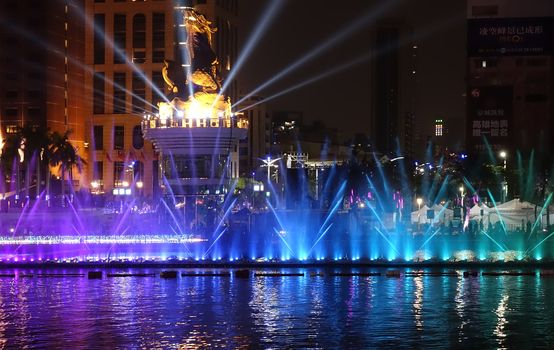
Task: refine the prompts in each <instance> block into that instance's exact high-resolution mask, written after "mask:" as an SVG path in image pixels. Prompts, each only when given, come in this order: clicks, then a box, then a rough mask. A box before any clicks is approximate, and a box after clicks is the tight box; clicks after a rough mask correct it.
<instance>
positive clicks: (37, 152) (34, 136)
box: [21, 125, 50, 197]
mask: <svg viewBox="0 0 554 350" xmlns="http://www.w3.org/2000/svg"><path fill="white" fill-rule="evenodd" d="M21 134H22V137H23V139H24V146H25V147H24V159H25V163H26V167H25V169H26V170H25V178H26V184H27V189H26V195H27V196H28V195H29V187H30V183H31V170H32V169H31V163H32V161H33V159H34V160H35V170H36V181H37V183H36V195H37V197H38V196H39V195H40V183H41V169H42V168H46V169H47V170H48V168H47V167H41V165H46V164H48V159H47V156H48V152H47V150H48V146H49V144H50V138H49V135H48V129H47V128H46V127H44V126H41V125H27V126H25V127H23V128H22V129H21Z"/></svg>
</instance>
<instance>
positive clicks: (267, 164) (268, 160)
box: [260, 156, 281, 184]
mask: <svg viewBox="0 0 554 350" xmlns="http://www.w3.org/2000/svg"><path fill="white" fill-rule="evenodd" d="M260 160H261V161H262V162H263V163H264V164H262V167H267V183H268V184H269V183H270V182H271V168H272V167H275V168H278V167H279V165H278V164H275V163H276V162H277V161H279V160H281V158H275V159H271V156H268V157H267V158H266V159H261V158H260Z"/></svg>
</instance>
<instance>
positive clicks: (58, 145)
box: [48, 130, 85, 204]
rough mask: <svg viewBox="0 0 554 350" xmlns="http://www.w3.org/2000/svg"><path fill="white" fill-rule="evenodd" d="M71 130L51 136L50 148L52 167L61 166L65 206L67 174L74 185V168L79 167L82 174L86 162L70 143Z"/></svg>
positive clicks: (63, 202) (54, 133)
mask: <svg viewBox="0 0 554 350" xmlns="http://www.w3.org/2000/svg"><path fill="white" fill-rule="evenodd" d="M70 134H71V130H67V131H66V132H65V133H63V134H60V133H59V132H57V131H55V132H53V133H52V134H50V146H49V148H48V153H49V159H50V165H52V166H60V169H61V179H62V204H65V172H66V171H67V172H68V173H69V181H70V183H73V168H74V167H77V170H78V171H79V172H80V171H81V169H82V165H83V164H84V163H85V162H84V160H82V159H81V157H79V155H78V154H77V152H76V150H75V147H73V145H72V144H71V142H69V135H70Z"/></svg>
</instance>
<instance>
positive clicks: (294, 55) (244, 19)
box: [240, 0, 466, 143]
mask: <svg viewBox="0 0 554 350" xmlns="http://www.w3.org/2000/svg"><path fill="white" fill-rule="evenodd" d="M276 1H281V2H282V6H281V9H280V11H279V12H278V13H276V15H275V17H274V19H273V21H272V23H271V24H270V26H269V28H268V29H267V31H266V32H265V34H264V36H263V37H262V38H261V40H260V41H259V42H258V44H257V45H256V47H255V49H254V50H253V52H252V53H251V55H250V56H249V57H250V58H249V60H248V61H247V62H246V64H245V65H244V66H243V67H242V70H241V72H240V85H241V86H242V87H243V89H244V91H242V93H243V94H244V93H247V92H249V91H251V90H252V89H254V88H256V87H257V86H259V85H260V84H261V83H263V82H264V81H266V80H267V79H270V78H271V77H273V76H274V75H275V74H277V73H278V72H280V71H281V70H283V69H284V68H286V67H287V66H289V65H290V64H292V63H293V62H295V61H297V60H298V59H300V58H301V57H303V56H304V55H306V54H307V53H308V52H310V51H311V50H313V49H314V48H317V47H318V46H320V45H322V44H323V43H325V42H326V41H328V40H329V38H330V37H332V36H333V35H337V34H338V33H340V32H341V31H342V30H344V29H345V28H348V26H349V25H351V24H352V23H353V22H355V21H356V20H358V19H359V18H360V17H363V16H368V15H369V16H371V14H372V13H376V12H377V11H382V12H380V14H379V15H377V16H375V19H373V20H368V21H367V23H366V24H365V25H363V26H360V27H359V28H358V29H357V30H355V31H354V32H353V33H351V34H350V35H348V36H346V37H344V38H343V39H342V40H340V41H339V42H338V44H337V45H334V46H332V47H330V48H328V49H327V50H324V51H323V52H321V53H320V54H319V55H317V56H316V57H314V58H313V59H312V60H310V61H309V62H306V64H304V65H303V66H302V67H300V68H299V69H297V70H295V71H293V72H291V73H290V74H289V75H287V76H286V77H285V78H283V79H282V80H280V81H279V82H277V83H275V84H273V85H271V86H268V87H267V88H266V89H264V90H263V91H260V92H259V94H260V95H262V96H265V97H268V96H271V95H273V94H275V93H277V92H280V91H282V90H284V89H287V88H289V87H292V86H294V85H296V84H298V83H302V82H304V81H306V80H307V79H310V78H312V77H313V76H316V75H319V74H321V73H324V72H325V71H329V70H331V69H334V68H336V67H339V66H341V65H343V64H345V63H346V62H349V61H352V60H353V59H356V58H358V57H360V56H361V55H364V54H369V55H372V54H373V55H375V52H372V51H371V49H372V44H371V40H372V39H371V38H372V30H373V29H374V28H375V26H376V24H377V23H401V24H402V25H405V26H408V27H409V28H411V30H412V31H413V35H414V36H415V37H416V38H417V40H416V42H417V45H418V48H419V49H418V56H419V57H418V72H417V86H418V88H417V89H415V90H416V91H415V94H414V97H415V99H416V104H417V120H418V128H419V129H420V130H419V132H420V134H421V136H422V137H425V136H426V135H429V134H431V133H432V131H433V121H434V120H435V119H436V118H439V117H440V118H442V119H444V120H445V121H446V127H447V128H448V129H449V130H450V137H451V139H452V141H451V143H456V142H463V132H460V133H459V135H457V134H456V133H455V132H454V130H464V129H463V118H464V113H465V112H464V108H465V107H464V103H465V100H464V93H465V85H464V84H465V82H464V81H465V16H466V12H465V1H464V0H448V1H444V0H417V1H416V0H400V1H396V0H382V1H381V0H380V1H376V0H344V1H340V2H339V1H337V2H331V1H321V0H288V1H287V0H276ZM268 3H269V1H262V0H241V3H240V11H241V13H240V21H241V23H240V31H241V38H243V39H246V38H248V36H249V34H250V33H251V31H252V29H253V27H254V26H255V24H256V23H257V21H258V20H259V18H260V17H261V15H262V13H263V11H264V9H265V8H266V7H267V6H268ZM243 44H244V42H243ZM371 87H372V72H371V59H367V60H365V61H363V62H361V63H359V64H356V65H354V66H352V67H351V68H349V69H346V70H343V71H341V72H339V73H337V74H334V75H332V76H329V77H327V78H324V79H321V80H319V81H317V82H315V83H313V84H310V85H307V86H304V87H302V88H300V89H298V90H295V91H293V92H290V93H288V94H286V95H283V96H281V97H279V98H276V99H274V100H272V101H270V102H268V107H269V110H270V111H271V110H273V111H276V110H299V111H303V112H304V116H305V119H306V120H307V121H308V122H309V121H312V120H316V119H320V120H323V121H324V122H325V123H326V124H328V125H329V126H332V127H338V128H340V129H341V130H343V131H345V132H346V133H352V132H365V133H369V131H370V120H369V115H370V110H371V101H370V96H371ZM376 88H378V87H376ZM400 89H402V86H401V87H400Z"/></svg>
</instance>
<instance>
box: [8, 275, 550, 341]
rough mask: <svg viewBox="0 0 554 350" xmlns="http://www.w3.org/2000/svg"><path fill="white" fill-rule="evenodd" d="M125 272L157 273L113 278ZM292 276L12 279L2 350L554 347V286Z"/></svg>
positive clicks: (506, 279)
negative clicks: (126, 274)
mask: <svg viewBox="0 0 554 350" xmlns="http://www.w3.org/2000/svg"><path fill="white" fill-rule="evenodd" d="M124 271H125V272H134V273H139V272H141V273H142V272H146V273H154V274H156V276H151V277H106V272H124ZM195 271H196V270H185V269H179V272H188V273H190V272H195ZM209 271H212V270H209ZM272 271H273V270H272ZM282 271H284V272H304V273H305V275H304V276H300V277H299V276H288V277H251V278H248V279H240V278H236V277H234V276H231V277H227V276H212V277H208V276H202V277H182V276H179V277H178V278H177V279H161V278H160V277H159V272H160V270H157V269H150V270H147V269H130V270H112V271H110V270H104V278H103V279H101V280H89V279H88V278H87V277H86V273H87V270H77V269H67V270H54V269H43V270H40V269H38V270H32V269H25V270H23V269H20V270H2V271H0V273H1V274H4V276H3V277H0V349H219V348H222V349H240V348H243V349H269V348H272V349H284V348H289V349H290V348H292V349H294V348H298V349H305V348H312V349H373V348H383V349H402V348H405V349H413V348H426V349H429V348H472V349H485V348H511V349H524V348H531V347H543V348H552V347H554V332H553V331H552V330H553V329H554V277H551V278H547V277H539V275H537V276H480V277H470V278H463V277H462V276H461V275H460V276H420V277H401V278H390V277H385V276H371V277H361V276H355V277H344V276H341V277H338V276H330V272H331V271H332V270H325V269H319V270H318V269H315V268H310V269H287V270H282ZM347 271H351V270H347ZM356 271H366V272H367V271H370V270H369V269H368V270H355V272H356ZM371 271H381V272H384V271H383V270H371ZM198 272H206V270H198ZM264 272H268V270H264ZM314 272H319V273H322V274H323V276H311V274H313V273H314ZM11 273H15V274H16V277H11V276H7V275H6V274H11ZM80 273H82V274H85V275H84V276H83V275H78V274H80ZM55 274H60V275H55ZM62 274H65V276H62ZM67 274H75V275H67ZM24 275H27V276H24ZM30 275H32V276H30Z"/></svg>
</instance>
